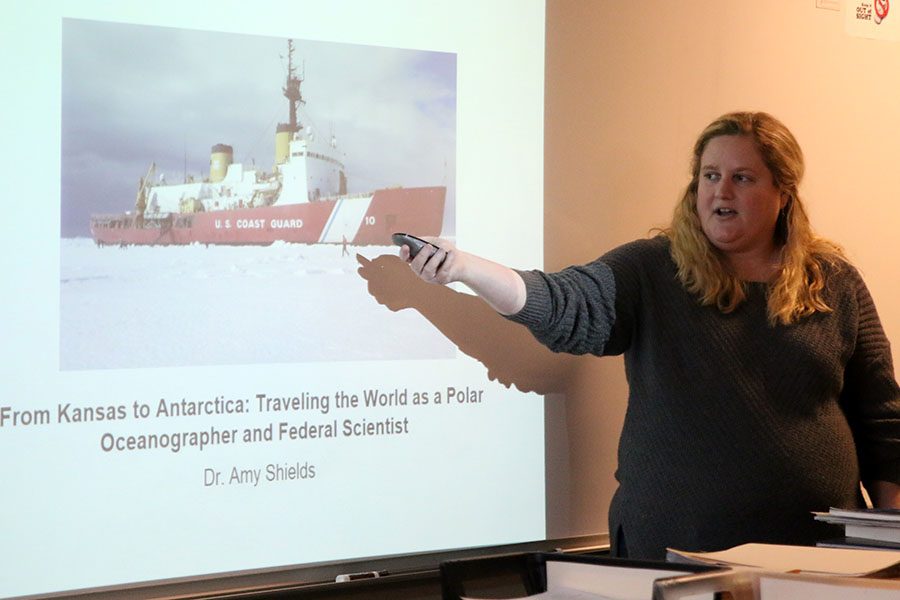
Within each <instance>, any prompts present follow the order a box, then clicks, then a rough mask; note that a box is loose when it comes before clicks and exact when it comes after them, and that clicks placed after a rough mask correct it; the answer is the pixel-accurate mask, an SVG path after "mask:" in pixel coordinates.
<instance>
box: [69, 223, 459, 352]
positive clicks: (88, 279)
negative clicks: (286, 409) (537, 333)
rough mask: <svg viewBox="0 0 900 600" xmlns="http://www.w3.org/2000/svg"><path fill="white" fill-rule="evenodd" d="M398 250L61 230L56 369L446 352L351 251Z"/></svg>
mask: <svg viewBox="0 0 900 600" xmlns="http://www.w3.org/2000/svg"><path fill="white" fill-rule="evenodd" d="M396 253H397V249H396V248H395V247H371V246H370V247H362V248H357V247H351V248H350V249H349V256H346V255H343V252H342V248H341V246H340V245H298V244H286V243H276V244H273V245H271V246H208V247H207V246H202V245H192V246H129V247H125V248H118V247H97V246H96V245H94V243H93V241H92V240H90V239H85V238H77V239H63V240H62V241H61V252H60V368H61V369H62V370H81V369H119V368H147V367H175V366H198V365H228V364H261V363H292V362H315V361H352V360H393V359H410V358H451V357H453V356H454V354H455V347H454V345H453V344H452V343H451V342H450V341H449V340H447V339H446V338H445V337H444V336H443V335H441V333H440V332H439V331H438V330H437V329H436V328H435V327H434V326H433V325H432V324H431V323H429V322H428V321H427V320H426V319H425V318H424V317H422V315H421V314H419V313H418V312H417V311H415V310H401V311H398V312H391V311H390V310H388V309H387V308H386V307H384V306H382V305H380V304H378V302H376V300H375V299H374V298H373V297H372V296H371V295H370V294H369V293H368V290H367V282H366V281H365V280H364V279H363V278H362V277H361V276H360V275H359V274H358V273H357V269H358V268H359V263H358V262H357V258H356V255H357V254H360V255H362V256H365V257H366V258H369V259H374V258H375V257H377V256H380V255H383V254H394V255H395V254H396ZM411 348H415V349H416V350H415V356H412V355H411V350H410V349H411Z"/></svg>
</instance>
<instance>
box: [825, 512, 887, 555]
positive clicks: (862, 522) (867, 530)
mask: <svg viewBox="0 0 900 600" xmlns="http://www.w3.org/2000/svg"><path fill="white" fill-rule="evenodd" d="M814 514H815V518H816V520H817V521H825V522H826V523H833V524H836V525H843V526H844V539H842V540H829V542H827V543H824V544H823V545H828V546H857V547H858V546H866V547H873V548H883V549H893V550H900V509H896V508H860V509H852V508H832V509H830V510H829V511H828V512H827V513H814Z"/></svg>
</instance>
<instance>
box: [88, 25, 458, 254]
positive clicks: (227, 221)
mask: <svg viewBox="0 0 900 600" xmlns="http://www.w3.org/2000/svg"><path fill="white" fill-rule="evenodd" d="M286 56H287V73H286V80H285V83H284V86H283V87H282V89H281V91H282V93H283V95H284V97H285V98H286V99H287V108H288V109H287V111H286V112H287V116H288V120H287V122H283V123H279V124H278V126H277V128H276V131H275V132H274V133H275V135H274V147H275V165H274V169H273V170H272V171H271V172H262V171H260V170H258V169H256V168H254V167H249V168H248V167H247V166H245V165H243V164H241V163H237V162H235V161H234V150H233V148H232V146H230V145H228V144H225V143H216V144H215V145H214V146H212V149H211V153H210V161H209V176H208V178H207V179H205V180H202V181H185V182H183V183H178V184H169V183H165V182H164V181H162V182H160V181H157V173H156V165H155V164H151V165H150V167H149V169H148V171H147V173H146V174H145V175H144V176H143V177H141V178H140V180H139V182H138V191H137V195H136V198H135V202H134V207H133V209H132V210H129V211H127V212H123V213H118V214H94V215H92V216H91V236H92V237H93V239H94V241H95V242H96V243H97V244H98V245H107V244H116V245H129V244H147V245H169V244H192V243H202V244H263V245H265V244H271V243H272V242H275V241H284V242H293V243H305V244H314V243H332V244H351V245H356V246H359V245H389V244H390V243H391V233H392V232H395V231H415V232H418V233H419V234H420V235H435V236H436V235H440V233H441V231H442V228H443V220H444V202H445V196H446V192H447V189H446V187H445V186H430V187H393V188H384V189H378V190H373V191H371V192H361V193H355V194H348V193H347V174H346V168H345V165H344V164H343V162H341V158H340V155H339V153H338V151H337V150H338V144H337V140H336V138H335V136H334V135H328V136H321V135H318V132H316V131H315V130H314V129H313V128H312V127H311V126H310V125H308V124H304V123H303V122H302V121H301V120H299V119H298V108H299V107H300V106H301V105H302V104H305V100H304V97H303V90H302V89H301V84H302V83H303V80H302V79H301V77H300V76H299V75H298V71H297V65H296V63H295V58H294V43H293V40H290V39H289V40H287V51H286Z"/></svg>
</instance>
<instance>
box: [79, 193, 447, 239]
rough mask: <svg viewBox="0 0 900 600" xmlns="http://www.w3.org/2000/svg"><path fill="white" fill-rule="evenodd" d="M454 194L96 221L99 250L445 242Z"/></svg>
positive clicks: (357, 198)
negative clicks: (396, 236)
mask: <svg viewBox="0 0 900 600" xmlns="http://www.w3.org/2000/svg"><path fill="white" fill-rule="evenodd" d="M445 196H446V188H444V187H422V188H391V189H383V190H377V191H376V192H373V193H372V194H366V195H357V196H342V197H338V198H332V199H326V200H321V201H318V202H308V203H304V204H291V205H286V206H277V205H276V206H265V207H256V208H240V209H234V210H219V211H209V212H197V213H182V214H168V215H165V216H158V217H151V216H145V217H144V218H143V219H141V218H139V217H136V216H135V215H134V214H131V213H127V214H119V215H100V216H94V217H92V218H91V235H92V236H93V238H94V241H95V242H96V243H97V244H98V245H123V246H124V245H147V246H153V245H156V246H169V245H185V244H195V243H199V244H222V245H268V244H272V243H273V242H278V241H283V242H290V243H296V244H329V243H330V244H340V243H348V244H352V245H355V246H364V245H378V246H387V245H390V244H391V243H392V241H391V234H392V233H394V232H397V231H406V232H410V233H415V234H416V235H427V236H431V235H433V236H437V235H440V234H441V229H442V226H443V222H444V200H445Z"/></svg>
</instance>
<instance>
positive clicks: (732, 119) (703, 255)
mask: <svg viewBox="0 0 900 600" xmlns="http://www.w3.org/2000/svg"><path fill="white" fill-rule="evenodd" d="M722 135H744V136H749V137H751V138H753V140H754V141H755V142H756V147H757V149H758V150H759V152H760V154H761V156H762V159H763V161H764V162H765V164H766V166H767V167H768V168H769V171H771V173H772V177H773V179H774V182H775V186H776V187H777V188H778V189H779V190H780V191H781V192H782V193H783V194H785V195H786V196H787V202H786V204H785V206H784V208H783V209H782V210H781V212H780V213H779V215H778V221H777V222H776V224H775V232H774V236H775V243H776V245H777V246H780V247H781V249H782V251H781V260H782V264H781V269H780V270H779V272H778V275H777V276H776V278H775V280H774V281H772V282H771V284H770V286H769V291H768V315H769V322H770V323H771V324H773V325H774V324H776V323H782V324H784V325H789V324H791V323H796V322H797V321H799V320H800V319H802V318H803V317H806V316H809V315H811V314H813V313H815V312H830V311H831V308H830V307H829V306H828V305H827V304H826V303H825V300H824V299H823V294H822V292H823V290H824V288H825V277H826V273H825V266H826V264H827V265H839V264H842V263H844V262H845V261H846V260H847V259H846V257H845V255H844V252H843V250H842V249H841V248H840V247H839V246H838V245H836V244H834V243H833V242H830V241H828V240H826V239H824V238H821V237H819V236H818V235H816V234H815V233H814V232H813V230H812V226H811V225H810V222H809V217H808V216H807V214H806V210H805V209H804V208H803V203H802V202H801V201H800V195H799V193H798V187H799V185H800V180H801V179H802V177H803V170H804V165H803V152H802V151H801V149H800V145H799V144H798V143H797V140H796V139H795V138H794V136H793V134H791V132H790V131H789V130H788V128H787V127H785V126H784V125H783V124H782V123H781V122H780V121H778V120H777V119H776V118H775V117H773V116H771V115H769V114H766V113H764V112H734V113H729V114H726V115H723V116H721V117H719V118H718V119H716V120H715V121H713V122H712V123H711V124H710V125H709V126H707V127H706V129H704V130H703V132H702V133H701V134H700V136H699V137H698V139H697V142H696V143H695V144H694V155H693V159H692V161H691V182H690V183H689V184H688V186H687V188H686V189H685V190H684V194H683V195H682V197H681V201H680V202H679V203H678V204H677V205H676V207H675V214H674V215H673V218H672V224H671V226H670V227H669V228H668V229H665V230H664V231H663V234H664V235H666V236H667V237H668V238H669V239H670V240H671V246H672V250H671V251H672V258H673V259H674V260H675V263H676V264H677V266H678V278H679V279H680V281H681V283H682V284H683V285H684V287H685V288H686V289H687V290H688V291H689V292H691V293H694V294H697V295H698V296H699V297H700V301H701V303H702V304H704V305H715V306H716V307H718V309H719V310H720V311H722V312H723V313H730V312H732V311H734V310H735V309H736V308H737V307H738V306H739V305H740V304H741V303H742V302H743V301H744V300H745V299H746V296H747V284H746V282H744V281H741V280H740V279H738V278H737V277H735V276H734V275H733V274H732V273H731V272H730V270H729V269H728V267H727V265H726V263H725V260H724V256H723V255H722V253H721V251H719V250H718V249H717V248H716V247H715V246H713V245H712V243H711V242H710V241H709V239H708V238H707V237H706V234H704V233H703V229H702V227H701V225H700V218H699V216H698V214H697V186H698V182H699V177H700V157H701V156H702V155H703V151H704V150H705V149H706V144H707V143H708V142H709V141H710V140H711V139H713V138H715V137H719V136H722Z"/></svg>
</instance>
